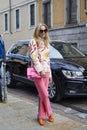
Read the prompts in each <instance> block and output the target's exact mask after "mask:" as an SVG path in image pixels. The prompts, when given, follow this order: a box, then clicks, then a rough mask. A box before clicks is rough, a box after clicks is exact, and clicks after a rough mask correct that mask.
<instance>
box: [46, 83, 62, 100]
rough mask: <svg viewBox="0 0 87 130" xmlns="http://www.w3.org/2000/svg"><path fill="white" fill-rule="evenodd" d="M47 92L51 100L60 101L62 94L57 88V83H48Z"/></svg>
mask: <svg viewBox="0 0 87 130" xmlns="http://www.w3.org/2000/svg"><path fill="white" fill-rule="evenodd" d="M48 92H49V98H50V100H51V101H52V102H56V101H60V100H61V99H62V96H61V94H60V91H59V88H58V84H57V85H56V84H55V82H52V83H49V85H48Z"/></svg>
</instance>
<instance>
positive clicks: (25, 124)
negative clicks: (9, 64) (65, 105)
mask: <svg viewBox="0 0 87 130" xmlns="http://www.w3.org/2000/svg"><path fill="white" fill-rule="evenodd" d="M37 111H38V108H37V106H36V105H35V104H34V103H32V101H31V100H29V101H28V100H27V101H25V100H23V99H20V98H16V97H15V96H13V95H10V94H8V101H7V103H0V130H87V125H84V124H82V123H80V122H76V121H74V120H71V119H69V118H67V117H64V116H62V115H60V114H56V113H54V117H55V121H54V123H50V122H48V121H46V124H45V125H44V126H40V125H39V124H38V122H37Z"/></svg>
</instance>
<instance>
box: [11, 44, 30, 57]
mask: <svg viewBox="0 0 87 130" xmlns="http://www.w3.org/2000/svg"><path fill="white" fill-rule="evenodd" d="M27 52H28V45H27V44H16V45H15V46H14V47H13V48H12V50H11V51H10V53H13V54H19V55H24V56H26V55H27Z"/></svg>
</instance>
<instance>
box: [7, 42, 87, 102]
mask: <svg viewBox="0 0 87 130" xmlns="http://www.w3.org/2000/svg"><path fill="white" fill-rule="evenodd" d="M29 43H30V41H29V40H22V41H17V42H15V43H13V44H12V46H11V47H10V48H9V50H8V51H7V54H6V77H7V86H8V87H14V86H15V83H17V81H18V82H19V81H20V82H23V83H27V84H32V85H34V82H33V80H30V79H28V78H27V72H26V71H27V67H28V66H31V59H30V57H29V50H28V44H29ZM50 52H51V53H50V61H51V70H52V76H53V82H52V83H50V84H49V87H48V88H49V89H48V91H49V98H50V100H51V101H60V100H61V99H63V98H66V97H75V96H87V57H86V56H85V55H84V54H83V53H82V52H81V51H79V50H78V49H77V48H76V47H75V46H73V45H72V44H71V43H66V42H61V41H51V43H50Z"/></svg>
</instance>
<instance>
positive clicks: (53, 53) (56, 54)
mask: <svg viewBox="0 0 87 130" xmlns="http://www.w3.org/2000/svg"><path fill="white" fill-rule="evenodd" d="M50 58H58V59H63V57H62V55H61V54H60V52H59V51H58V50H57V49H55V48H54V47H52V46H50Z"/></svg>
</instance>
